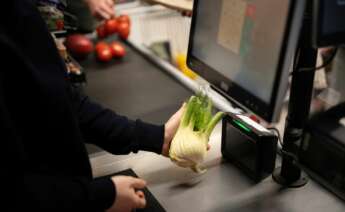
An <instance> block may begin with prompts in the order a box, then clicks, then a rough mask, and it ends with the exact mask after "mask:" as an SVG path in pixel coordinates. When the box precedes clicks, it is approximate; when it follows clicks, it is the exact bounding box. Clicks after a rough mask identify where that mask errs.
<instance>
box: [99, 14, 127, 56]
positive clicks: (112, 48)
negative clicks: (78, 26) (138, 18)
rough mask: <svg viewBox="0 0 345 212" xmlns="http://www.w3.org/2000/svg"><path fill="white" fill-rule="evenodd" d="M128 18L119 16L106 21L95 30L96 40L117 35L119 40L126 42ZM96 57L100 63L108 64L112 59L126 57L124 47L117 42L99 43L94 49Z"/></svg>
mask: <svg viewBox="0 0 345 212" xmlns="http://www.w3.org/2000/svg"><path fill="white" fill-rule="evenodd" d="M130 24H131V22H130V18H129V16H128V15H120V16H119V17H114V18H111V19H109V20H106V21H105V22H104V23H102V24H101V25H99V26H98V27H97V29H96V32H97V36H98V39H103V38H106V37H108V36H111V35H115V34H117V35H118V37H119V38H121V39H123V40H126V39H127V38H128V36H129V33H130ZM95 50H96V57H97V59H98V60H99V61H101V62H108V61H110V60H111V59H112V58H122V57H124V56H125V55H126V49H125V47H124V46H123V45H122V44H121V43H120V42H117V41H113V42H111V43H107V42H105V41H99V42H98V43H97V44H96V47H95Z"/></svg>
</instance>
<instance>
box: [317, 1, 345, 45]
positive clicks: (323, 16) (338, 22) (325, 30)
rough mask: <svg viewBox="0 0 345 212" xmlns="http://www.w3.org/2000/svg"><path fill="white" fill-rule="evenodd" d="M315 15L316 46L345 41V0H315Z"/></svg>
mask: <svg viewBox="0 0 345 212" xmlns="http://www.w3.org/2000/svg"><path fill="white" fill-rule="evenodd" d="M313 16H314V20H313V21H314V24H313V26H314V27H313V35H314V36H313V38H314V39H313V41H314V45H315V46H316V47H324V46H330V45H337V44H344V43H345V20H344V18H345V0H314V11H313Z"/></svg>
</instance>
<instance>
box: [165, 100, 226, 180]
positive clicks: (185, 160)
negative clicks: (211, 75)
mask: <svg viewBox="0 0 345 212" xmlns="http://www.w3.org/2000/svg"><path fill="white" fill-rule="evenodd" d="M223 116H224V113H223V112H218V113H217V114H216V115H214V116H213V117H212V102H211V100H210V99H209V98H208V97H207V96H206V95H202V94H198V95H196V96H192V97H190V99H189V100H188V102H187V104H186V105H185V106H184V112H183V115H182V118H181V121H180V126H179V128H178V130H177V132H176V134H175V137H174V138H173V140H172V142H171V146H170V151H169V157H170V159H171V160H172V161H173V162H174V163H176V164H177V165H178V166H181V167H188V168H191V169H192V170H193V171H195V172H197V173H200V172H204V171H205V170H204V169H202V168H201V167H200V164H201V163H202V162H203V159H204V157H205V156H206V153H207V144H208V141H209V138H210V135H211V133H212V131H213V129H214V127H215V126H216V124H217V123H218V122H219V121H220V120H221V119H222V118H223Z"/></svg>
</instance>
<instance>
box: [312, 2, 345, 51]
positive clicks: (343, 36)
mask: <svg viewBox="0 0 345 212" xmlns="http://www.w3.org/2000/svg"><path fill="white" fill-rule="evenodd" d="M324 2H325V0H314V6H313V8H314V10H313V35H314V36H313V44H314V46H315V47H327V46H334V45H339V44H343V43H345V31H344V32H336V33H330V34H325V33H323V27H324V25H323V21H322V20H323V19H324V15H325V14H324V11H323V8H324V5H323V4H324Z"/></svg>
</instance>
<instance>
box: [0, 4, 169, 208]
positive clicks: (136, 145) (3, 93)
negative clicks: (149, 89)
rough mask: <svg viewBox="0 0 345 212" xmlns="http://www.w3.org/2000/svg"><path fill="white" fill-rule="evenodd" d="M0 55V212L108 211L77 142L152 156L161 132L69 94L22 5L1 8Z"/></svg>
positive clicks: (38, 22) (53, 52)
mask: <svg viewBox="0 0 345 212" xmlns="http://www.w3.org/2000/svg"><path fill="white" fill-rule="evenodd" d="M0 50H1V54H0V144H1V146H0V148H1V152H0V155H1V158H0V163H1V166H0V173H1V179H0V192H1V194H2V195H1V196H2V197H1V198H0V199H1V203H0V211H102V210H104V209H106V208H108V207H110V206H111V204H112V203H113V201H114V199H115V196H116V192H115V191H116V189H115V187H114V185H113V183H112V182H111V180H110V179H102V180H94V179H93V178H92V173H91V167H90V163H89V159H88V155H87V152H86V149H85V146H84V143H85V142H89V143H94V144H96V145H98V146H100V147H101V148H103V149H105V150H107V151H109V152H111V153H114V154H127V153H130V152H137V151H138V150H147V151H153V152H156V153H160V152H161V150H162V145H163V137H164V126H154V125H150V124H146V123H143V122H141V121H139V120H137V121H130V120H128V119H127V118H126V117H124V116H120V115H117V114H115V113H114V112H112V111H110V110H108V109H105V108H103V107H101V106H100V105H98V104H96V103H94V102H92V101H91V100H90V99H89V98H88V97H86V96H82V95H80V94H78V93H77V92H75V91H74V90H73V89H72V88H71V86H70V84H69V83H68V81H67V80H66V70H65V66H64V64H63V62H62V60H61V58H60V56H59V54H58V52H57V49H56V47H55V44H54V42H53V40H52V38H51V36H50V34H49V32H48V31H47V29H46V25H45V23H44V21H43V20H42V18H41V16H40V14H39V13H38V11H37V9H36V8H35V7H34V5H33V4H32V3H31V1H29V0H11V1H4V2H2V3H1V8H0ZM4 209H6V210H4Z"/></svg>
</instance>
